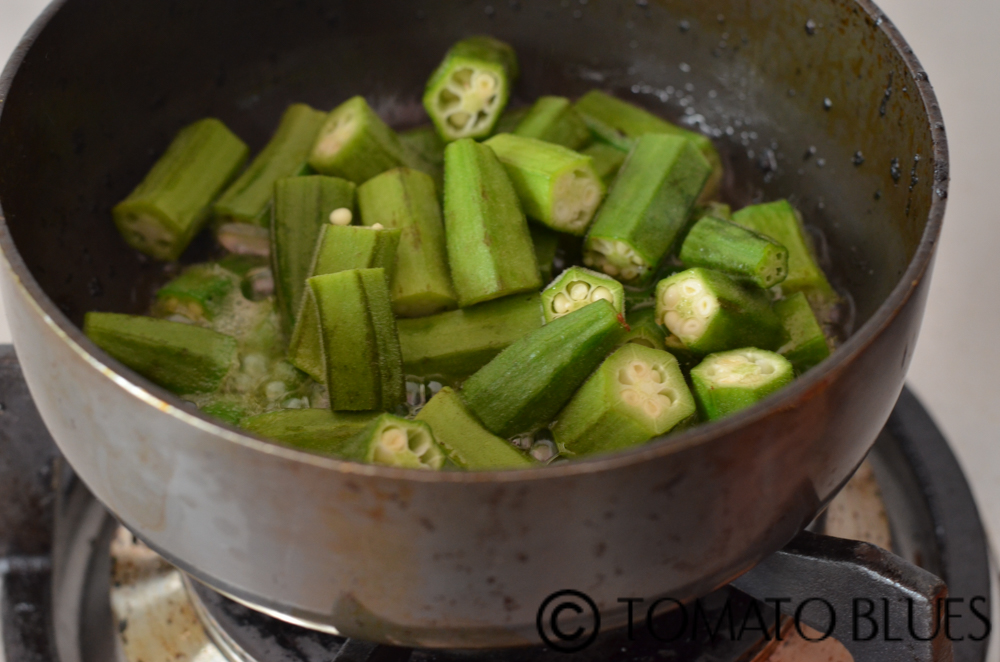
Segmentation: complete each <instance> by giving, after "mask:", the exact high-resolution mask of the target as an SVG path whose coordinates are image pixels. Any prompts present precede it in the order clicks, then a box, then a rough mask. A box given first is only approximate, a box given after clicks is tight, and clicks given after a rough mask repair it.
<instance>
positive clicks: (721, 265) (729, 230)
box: [679, 216, 788, 289]
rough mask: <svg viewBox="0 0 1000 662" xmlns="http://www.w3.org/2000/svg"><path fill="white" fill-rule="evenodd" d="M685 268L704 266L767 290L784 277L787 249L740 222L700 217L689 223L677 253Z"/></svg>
mask: <svg viewBox="0 0 1000 662" xmlns="http://www.w3.org/2000/svg"><path fill="white" fill-rule="evenodd" d="M679 257H680V259H681V262H683V263H684V266H686V267H705V268H706V269H714V270H716V271H721V272H723V273H726V274H729V275H730V276H733V277H734V278H738V279H740V280H746V281H749V282H751V283H754V284H755V285H757V286H758V287H762V288H764V289H768V288H771V287H774V286H775V285H778V284H780V283H781V282H782V281H784V280H785V279H786V278H787V277H788V251H787V250H786V249H785V247H784V246H782V245H781V244H779V243H778V242H776V241H774V240H772V239H770V238H769V237H765V236H764V235H762V234H758V233H757V232H754V231H753V230H748V229H747V228H745V227H743V226H742V225H737V224H736V223H732V222H730V221H724V220H722V219H719V218H715V217H712V216H704V217H702V218H701V220H699V221H698V222H697V223H695V224H694V226H692V228H691V230H690V231H689V232H688V234H687V238H686V239H685V240H684V244H683V245H682V246H681V251H680V255H679Z"/></svg>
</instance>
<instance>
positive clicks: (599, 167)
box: [580, 142, 628, 186]
mask: <svg viewBox="0 0 1000 662" xmlns="http://www.w3.org/2000/svg"><path fill="white" fill-rule="evenodd" d="M580 153H581V154H583V155H584V156H589V157H590V159H591V167H592V168H593V169H594V172H595V173H597V176H598V177H600V178H601V181H602V182H604V184H605V186H611V183H612V182H614V181H615V177H617V176H618V171H619V170H621V167H622V164H623V163H625V159H626V158H627V157H628V152H623V151H622V150H620V149H618V148H617V147H613V146H612V145H608V144H607V143H600V142H596V143H594V144H593V145H591V146H590V147H588V148H587V149H585V150H583V151H582V152H580Z"/></svg>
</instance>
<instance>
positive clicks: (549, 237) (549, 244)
mask: <svg viewBox="0 0 1000 662" xmlns="http://www.w3.org/2000/svg"><path fill="white" fill-rule="evenodd" d="M528 230H529V231H530V232H531V243H532V244H533V245H534V246H535V260H536V261H537V262H538V273H539V274H541V276H542V282H543V283H548V282H550V281H551V280H552V271H553V269H555V262H556V254H557V253H558V252H559V241H560V238H559V233H558V232H556V231H554V230H550V229H549V228H547V227H545V226H544V225H538V224H535V223H528Z"/></svg>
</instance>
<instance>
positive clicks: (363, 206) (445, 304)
mask: <svg viewBox="0 0 1000 662" xmlns="http://www.w3.org/2000/svg"><path fill="white" fill-rule="evenodd" d="M358 208H359V210H360V212H361V220H362V222H363V223H364V224H365V225H366V226H372V225H375V224H380V225H382V226H383V227H386V228H394V229H398V230H401V231H402V235H401V237H400V240H399V250H398V251H397V256H396V277H395V278H394V279H393V280H392V290H391V292H392V308H393V311H395V313H396V314H397V315H398V316H400V317H423V316H425V315H433V314H435V313H439V312H441V311H444V310H451V309H453V308H455V307H457V306H458V298H457V296H456V294H455V289H454V288H453V287H452V283H451V274H450V273H449V271H448V249H447V246H446V243H445V227H444V221H443V220H442V217H441V204H440V202H439V200H438V196H437V191H436V189H435V185H434V181H433V179H432V178H431V177H430V176H428V175H427V174H425V173H423V172H419V171H417V170H411V169H409V168H395V169H393V170H390V171H388V172H385V173H382V174H381V175H379V176H378V177H375V178H373V179H371V180H369V181H367V182H365V183H364V184H362V185H361V186H360V187H359V188H358Z"/></svg>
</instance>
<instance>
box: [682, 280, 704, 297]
mask: <svg viewBox="0 0 1000 662" xmlns="http://www.w3.org/2000/svg"><path fill="white" fill-rule="evenodd" d="M681 288H683V290H684V294H686V295H688V296H694V295H696V294H701V290H702V287H701V283H699V282H698V281H696V280H686V281H684V283H683V284H682V285H681Z"/></svg>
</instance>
